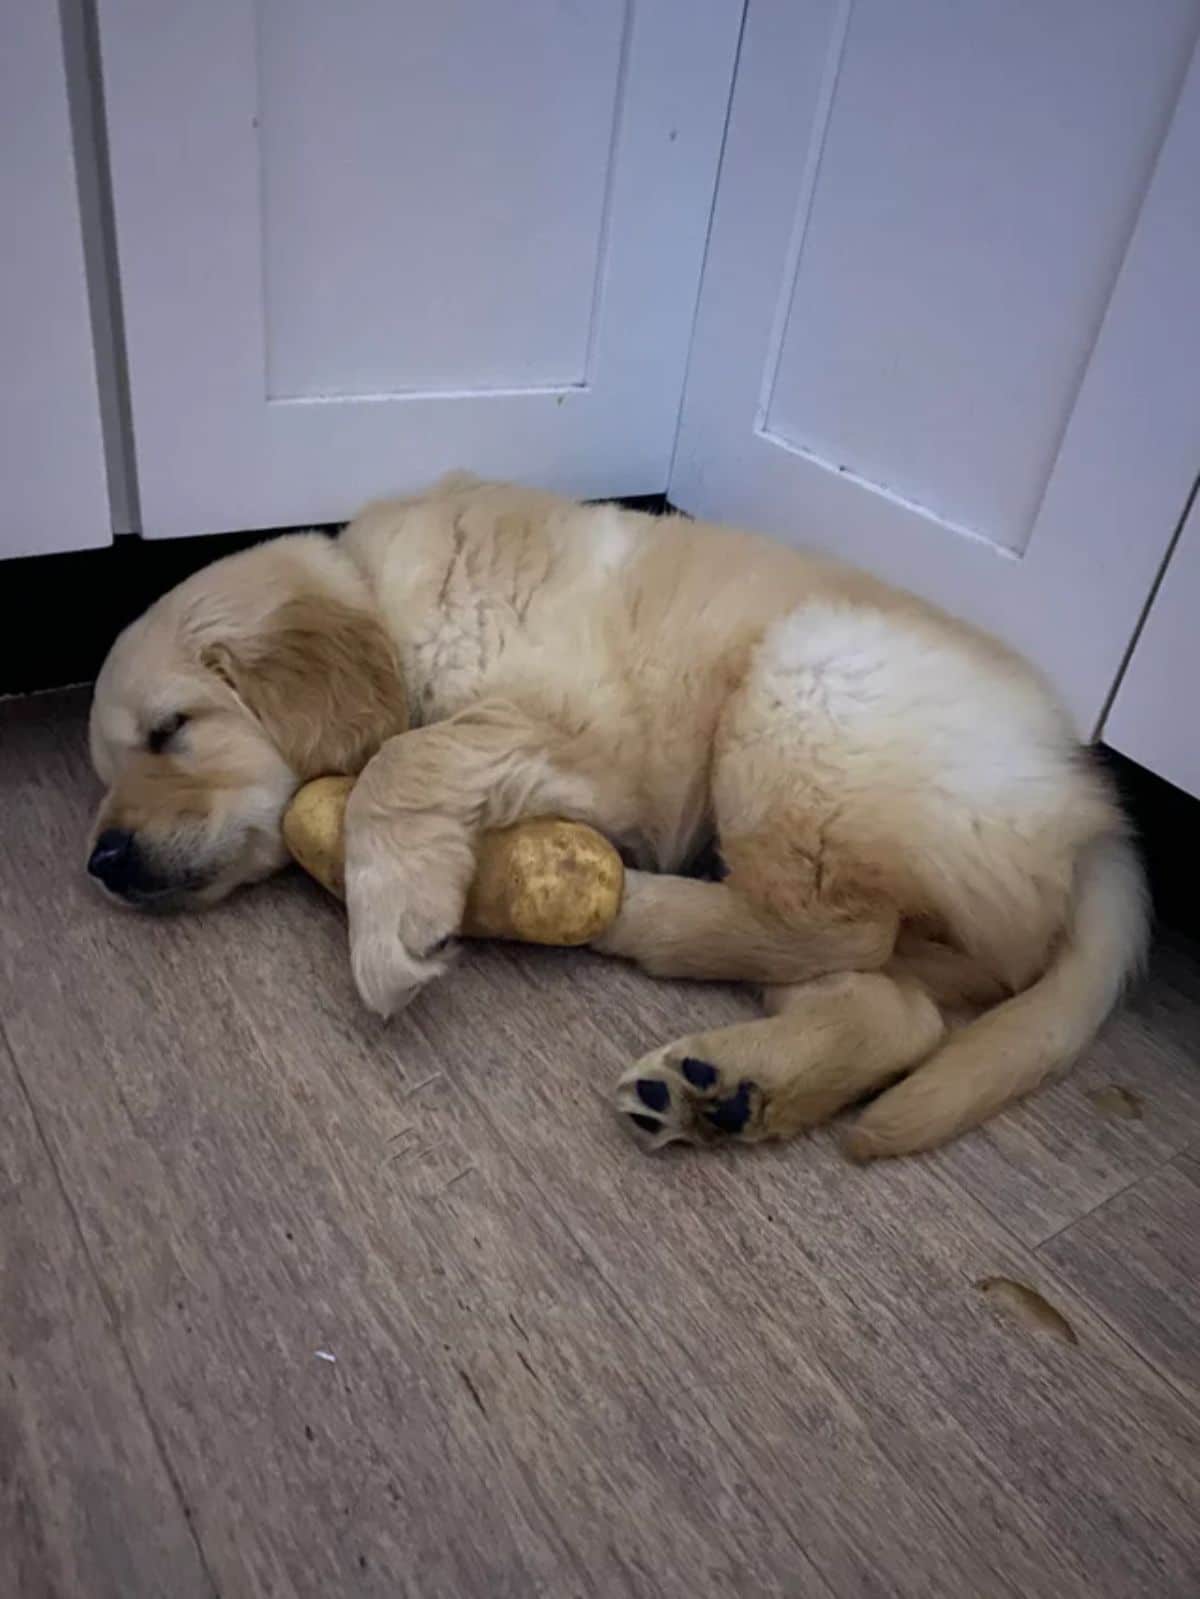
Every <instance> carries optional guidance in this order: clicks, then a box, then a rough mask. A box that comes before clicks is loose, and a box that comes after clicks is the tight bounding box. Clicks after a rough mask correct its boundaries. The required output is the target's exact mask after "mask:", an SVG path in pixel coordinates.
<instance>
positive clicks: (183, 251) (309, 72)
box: [99, 0, 741, 536]
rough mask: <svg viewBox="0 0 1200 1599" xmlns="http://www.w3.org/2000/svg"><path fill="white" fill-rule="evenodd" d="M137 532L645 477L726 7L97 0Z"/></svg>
mask: <svg viewBox="0 0 1200 1599" xmlns="http://www.w3.org/2000/svg"><path fill="white" fill-rule="evenodd" d="M99 15H100V34H101V51H102V56H103V63H104V74H105V88H106V99H107V107H108V116H109V124H110V143H111V160H112V173H113V188H114V202H115V209H116V222H117V237H118V248H119V254H120V262H121V281H122V292H123V298H124V306H125V325H126V333H127V340H128V353H129V366H130V377H131V385H132V405H133V417H134V433H135V445H136V452H137V463H138V472H139V483H140V492H141V504H142V513H143V520H144V530H145V532H146V533H147V534H148V535H150V536H159V535H165V534H182V533H198V532H202V531H212V530H217V529H222V528H243V527H246V528H249V527H264V526H273V525H274V526H282V525H288V524H295V523H300V522H308V521H325V520H335V519H338V518H341V517H344V516H346V515H348V514H349V513H350V512H352V511H353V510H354V509H355V508H356V506H357V505H358V504H359V503H360V502H361V501H362V500H363V499H364V498H365V497H367V496H369V495H373V494H379V493H386V492H393V491H395V490H398V489H412V488H414V487H415V486H417V485H419V484H422V483H424V482H426V481H428V480H429V479H430V478H431V477H432V476H434V475H435V474H437V473H439V472H441V471H443V470H445V469H447V468H450V467H454V466H466V467H470V468H472V469H474V470H477V471H480V472H483V473H488V474H492V473H495V474H509V475H513V476H518V477H523V478H526V479H529V480H531V481H534V482H539V483H543V484H546V485H548V486H551V487H557V488H561V489H566V490H569V491H572V492H574V493H577V494H581V495H588V494H604V493H626V494H632V493H642V492H657V491H661V490H663V489H664V488H665V487H666V481H667V472H668V469H669V465H670V456H671V449H672V445H673V442H674V435H675V429H676V425H677V421H678V408H679V396H680V392H681V390H682V384H683V371H684V366H685V362H686V357H687V344H688V337H689V334H690V331H691V323H692V317H693V314H694V309H695V295H696V290H697V286H698V283H699V276H700V268H701V264H702V259H703V251H704V241H705V234H706V230H707V225H708V220H709V216H710V212H711V205H712V195H713V189H714V185H715V181H716V169H717V163H718V160H719V156H720V145H721V138H722V133H723V130H724V123H725V115H726V110H727V107H728V100H729V89H730V82H731V79H732V73H733V66H734V60H735V56H736V51H737V39H738V29H739V25H740V21H741V5H740V0H703V3H701V4H697V3H696V0H437V3H433V0H403V3H397V0H351V3H349V4H345V5H334V4H331V3H330V0H257V3H256V0H205V3H204V4H194V5H163V4H162V3H161V0H99Z"/></svg>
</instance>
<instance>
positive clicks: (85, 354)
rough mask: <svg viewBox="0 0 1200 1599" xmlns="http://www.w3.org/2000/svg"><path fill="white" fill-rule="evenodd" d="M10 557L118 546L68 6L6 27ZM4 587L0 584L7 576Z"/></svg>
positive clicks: (1, 317) (1, 112)
mask: <svg viewBox="0 0 1200 1599" xmlns="http://www.w3.org/2000/svg"><path fill="white" fill-rule="evenodd" d="M0 216H2V217H3V218H4V244H3V246H0V370H2V373H3V378H2V381H0V481H2V482H3V496H4V497H3V506H2V507H0V557H4V556H10V555H43V554H49V553H52V552H54V551H59V550H80V549H85V548H88V547H90V546H93V545H97V544H107V543H108V542H109V540H110V539H111V538H112V524H111V519H110V514H109V507H108V490H107V487H106V483H105V473H104V449H103V444H102V442H101V437H100V402H99V398H98V395H97V390H96V364H95V358H94V355H93V350H92V335H91V323H90V320H89V316H88V298H87V287H86V281H85V278H84V269H83V240H82V235H81V232H80V225H79V200H78V191H77V189H76V184H75V165H74V161H73V158H72V152H71V126H70V119H69V116H68V112H67V86H66V75H65V69H64V65H63V47H62V35H61V32H60V30H59V16H58V7H57V5H55V4H54V3H53V0H24V3H23V4H20V5H8V6H5V7H4V11H3V17H2V20H0ZM0 581H2V579H0Z"/></svg>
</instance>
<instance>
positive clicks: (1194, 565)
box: [1104, 499, 1200, 799]
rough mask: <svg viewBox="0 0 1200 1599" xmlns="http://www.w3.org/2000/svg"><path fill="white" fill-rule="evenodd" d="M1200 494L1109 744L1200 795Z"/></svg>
mask: <svg viewBox="0 0 1200 1599" xmlns="http://www.w3.org/2000/svg"><path fill="white" fill-rule="evenodd" d="M1197 617H1200V499H1197V500H1195V501H1194V502H1193V504H1192V509H1191V512H1190V514H1189V516H1188V519H1187V521H1186V522H1185V523H1184V526H1183V530H1182V532H1181V533H1180V535H1179V542H1178V543H1177V544H1176V546H1175V549H1174V550H1173V552H1172V554H1171V559H1170V561H1169V562H1168V563H1167V568H1166V571H1165V572H1164V573H1163V576H1162V582H1161V584H1160V586H1159V589H1158V592H1157V593H1156V595H1155V597H1154V603H1153V604H1152V605H1151V607H1150V611H1149V614H1148V615H1147V617H1146V620H1145V625H1144V626H1143V628H1142V631H1141V634H1140V636H1139V638H1138V641H1137V644H1136V646H1135V648H1134V651H1133V654H1132V656H1131V657H1130V660H1129V665H1128V666H1127V667H1126V668H1125V674H1124V676H1123V677H1122V678H1121V686H1120V688H1118V690H1117V696H1116V699H1115V700H1114V701H1113V705H1112V709H1111V710H1110V711H1109V713H1108V716H1107V718H1106V720H1105V723H1104V742H1105V743H1106V744H1111V745H1112V747H1113V749H1116V750H1120V751H1121V753H1122V754H1123V755H1128V756H1129V757H1130V759H1131V760H1135V761H1137V762H1138V763H1139V764H1140V765H1142V766H1145V767H1147V768H1148V769H1149V770H1150V771H1152V772H1157V774H1158V775H1159V777H1165V778H1166V779H1167V781H1168V782H1169V783H1174V784H1175V786H1176V788H1181V789H1183V790H1184V791H1185V792H1186V793H1188V794H1192V795H1194V796H1195V797H1196V798H1197V799H1200V713H1198V712H1197V708H1196V694H1197V689H1198V688H1200V627H1198V626H1197Z"/></svg>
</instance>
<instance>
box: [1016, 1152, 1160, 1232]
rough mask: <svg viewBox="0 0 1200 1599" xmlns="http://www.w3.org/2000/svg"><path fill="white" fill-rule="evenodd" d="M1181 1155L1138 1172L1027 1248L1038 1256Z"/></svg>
mask: <svg viewBox="0 0 1200 1599" xmlns="http://www.w3.org/2000/svg"><path fill="white" fill-rule="evenodd" d="M1179 1154H1180V1151H1179V1150H1176V1151H1175V1153H1174V1154H1172V1155H1168V1156H1167V1157H1166V1159H1165V1160H1162V1161H1160V1162H1159V1163H1158V1165H1157V1166H1150V1167H1148V1168H1147V1169H1146V1170H1145V1171H1142V1172H1138V1173H1137V1175H1136V1176H1135V1177H1131V1178H1130V1179H1129V1181H1128V1182H1127V1183H1122V1184H1121V1186H1120V1188H1114V1189H1113V1191H1112V1193H1111V1194H1106V1195H1105V1196H1104V1198H1103V1199H1098V1200H1097V1201H1096V1203H1095V1204H1094V1205H1089V1206H1088V1208H1087V1210H1081V1211H1080V1212H1079V1215H1078V1216H1072V1217H1071V1220H1070V1221H1065V1222H1063V1224H1062V1226H1061V1227H1056V1228H1055V1229H1054V1231H1053V1232H1052V1233H1047V1234H1046V1236H1045V1237H1044V1238H1039V1239H1038V1241H1037V1243H1036V1244H1033V1245H1032V1246H1031V1245H1028V1244H1027V1245H1026V1246H1025V1247H1026V1248H1030V1247H1032V1249H1033V1252H1034V1254H1038V1253H1039V1252H1040V1251H1041V1250H1043V1249H1044V1248H1045V1247H1046V1245H1047V1244H1052V1243H1053V1242H1054V1240H1055V1239H1056V1238H1061V1237H1062V1235H1063V1234H1064V1233H1069V1232H1070V1231H1071V1228H1072V1227H1078V1225H1079V1223H1080V1222H1081V1221H1086V1220H1087V1219H1088V1217H1089V1216H1095V1215H1096V1214H1097V1212H1099V1211H1102V1210H1103V1209H1104V1207H1105V1206H1106V1205H1111V1204H1112V1202H1113V1200H1114V1199H1120V1197H1121V1195H1122V1194H1127V1193H1128V1192H1129V1190H1130V1189H1131V1188H1136V1187H1137V1185H1138V1184H1139V1183H1140V1182H1144V1181H1145V1180H1146V1178H1147V1177H1153V1176H1154V1175H1155V1173H1156V1172H1160V1171H1162V1170H1163V1169H1164V1168H1165V1167H1167V1166H1169V1165H1170V1164H1171V1162H1172V1161H1174V1160H1177V1159H1178V1158H1179Z"/></svg>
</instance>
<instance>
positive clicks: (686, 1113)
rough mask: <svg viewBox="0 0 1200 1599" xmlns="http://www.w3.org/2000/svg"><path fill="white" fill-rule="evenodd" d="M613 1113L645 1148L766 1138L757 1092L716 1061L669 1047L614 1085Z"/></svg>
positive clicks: (756, 1087) (759, 1092)
mask: <svg viewBox="0 0 1200 1599" xmlns="http://www.w3.org/2000/svg"><path fill="white" fill-rule="evenodd" d="M617 1109H618V1110H619V1111H621V1112H622V1113H623V1114H624V1115H625V1117H626V1118H627V1119H628V1121H629V1123H630V1125H631V1126H633V1127H635V1128H636V1129H637V1131H638V1133H639V1134H640V1135H642V1137H643V1138H644V1140H645V1142H646V1145H647V1147H648V1148H649V1149H661V1147H662V1146H663V1145H664V1144H669V1143H673V1142H677V1141H680V1142H683V1143H689V1144H711V1143H716V1142H718V1141H723V1140H725V1139H729V1138H734V1139H738V1140H739V1141H741V1142H745V1143H753V1142H756V1141H757V1140H758V1139H760V1138H762V1137H764V1136H765V1133H764V1128H763V1112H764V1098H763V1093H762V1090H761V1088H760V1087H759V1085H758V1084H757V1083H756V1082H753V1081H751V1080H750V1079H749V1078H747V1077H740V1076H738V1075H737V1074H736V1073H734V1072H732V1071H729V1070H727V1069H725V1068H723V1067H721V1066H720V1065H718V1064H717V1063H716V1062H715V1061H710V1060H702V1059H700V1058H699V1057H697V1056H693V1055H689V1054H687V1053H686V1049H685V1047H684V1046H682V1045H671V1046H669V1047H668V1048H666V1049H660V1050H657V1051H656V1052H655V1053H654V1054H653V1055H647V1056H646V1057H645V1059H643V1060H640V1061H638V1062H636V1063H635V1064H634V1065H633V1066H631V1067H630V1068H629V1070H628V1071H626V1072H625V1073H624V1075H623V1076H622V1077H621V1080H620V1082H619V1083H618V1084H617Z"/></svg>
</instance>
